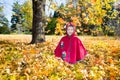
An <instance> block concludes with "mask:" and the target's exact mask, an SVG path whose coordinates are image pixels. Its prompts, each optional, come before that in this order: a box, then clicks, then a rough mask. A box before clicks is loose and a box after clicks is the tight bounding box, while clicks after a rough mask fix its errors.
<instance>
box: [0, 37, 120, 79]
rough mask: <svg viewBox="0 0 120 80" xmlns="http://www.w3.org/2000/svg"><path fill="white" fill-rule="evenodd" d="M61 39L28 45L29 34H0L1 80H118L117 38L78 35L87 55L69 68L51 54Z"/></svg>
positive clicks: (119, 53) (119, 47) (119, 54)
mask: <svg viewBox="0 0 120 80" xmlns="http://www.w3.org/2000/svg"><path fill="white" fill-rule="evenodd" d="M60 38H61V36H47V37H46V42H44V43H39V44H33V45H29V44H28V43H29V42H30V40H31V35H0V80H120V39H118V38H114V37H90V36H80V37H79V38H80V39H81V40H82V42H83V44H84V45H85V47H86V49H87V51H88V53H89V54H88V55H87V56H86V57H85V59H84V60H83V61H80V62H78V63H76V64H75V65H72V64H68V63H66V62H63V61H62V60H61V59H57V58H55V56H54V54H53V51H54V49H55V47H56V45H57V43H58V42H59V40H60Z"/></svg>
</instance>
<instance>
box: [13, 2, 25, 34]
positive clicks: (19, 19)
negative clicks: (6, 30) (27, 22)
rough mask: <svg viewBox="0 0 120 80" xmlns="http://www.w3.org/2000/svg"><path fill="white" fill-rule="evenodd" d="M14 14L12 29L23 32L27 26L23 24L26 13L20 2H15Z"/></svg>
mask: <svg viewBox="0 0 120 80" xmlns="http://www.w3.org/2000/svg"><path fill="white" fill-rule="evenodd" d="M12 11H13V15H12V18H11V23H12V25H11V31H18V32H19V33H21V31H24V30H25V28H24V26H23V25H22V24H23V22H24V17H23V16H24V14H23V13H22V12H21V5H20V4H19V2H15V3H14V4H13V9H12Z"/></svg>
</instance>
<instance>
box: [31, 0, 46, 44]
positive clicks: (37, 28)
mask: <svg viewBox="0 0 120 80" xmlns="http://www.w3.org/2000/svg"><path fill="white" fill-rule="evenodd" d="M32 3H33V4H32V5H33V23H32V41H31V44H34V43H40V42H44V41H45V29H44V28H45V0H32Z"/></svg>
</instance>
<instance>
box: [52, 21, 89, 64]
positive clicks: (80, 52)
mask: <svg viewBox="0 0 120 80" xmlns="http://www.w3.org/2000/svg"><path fill="white" fill-rule="evenodd" d="M75 32H76V28H75V26H74V24H73V23H72V22H69V23H68V24H67V25H66V33H67V35H66V36H64V37H62V39H61V40H60V42H59V44H58V45H57V47H56V49H55V51H54V52H55V56H56V57H60V58H62V59H63V60H64V61H65V62H68V63H71V64H75V63H76V62H77V61H79V60H83V59H84V57H85V55H86V54H87V52H86V49H85V47H84V46H83V44H82V42H81V40H80V39H79V38H78V37H76V35H75Z"/></svg>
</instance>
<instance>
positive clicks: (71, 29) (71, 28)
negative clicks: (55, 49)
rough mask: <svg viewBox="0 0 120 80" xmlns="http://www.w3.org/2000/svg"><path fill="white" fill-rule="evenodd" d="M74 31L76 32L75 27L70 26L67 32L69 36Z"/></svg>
mask: <svg viewBox="0 0 120 80" xmlns="http://www.w3.org/2000/svg"><path fill="white" fill-rule="evenodd" d="M73 33H74V27H72V26H69V27H68V28H67V34H68V35H69V36H71V35H72V34H73Z"/></svg>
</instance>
